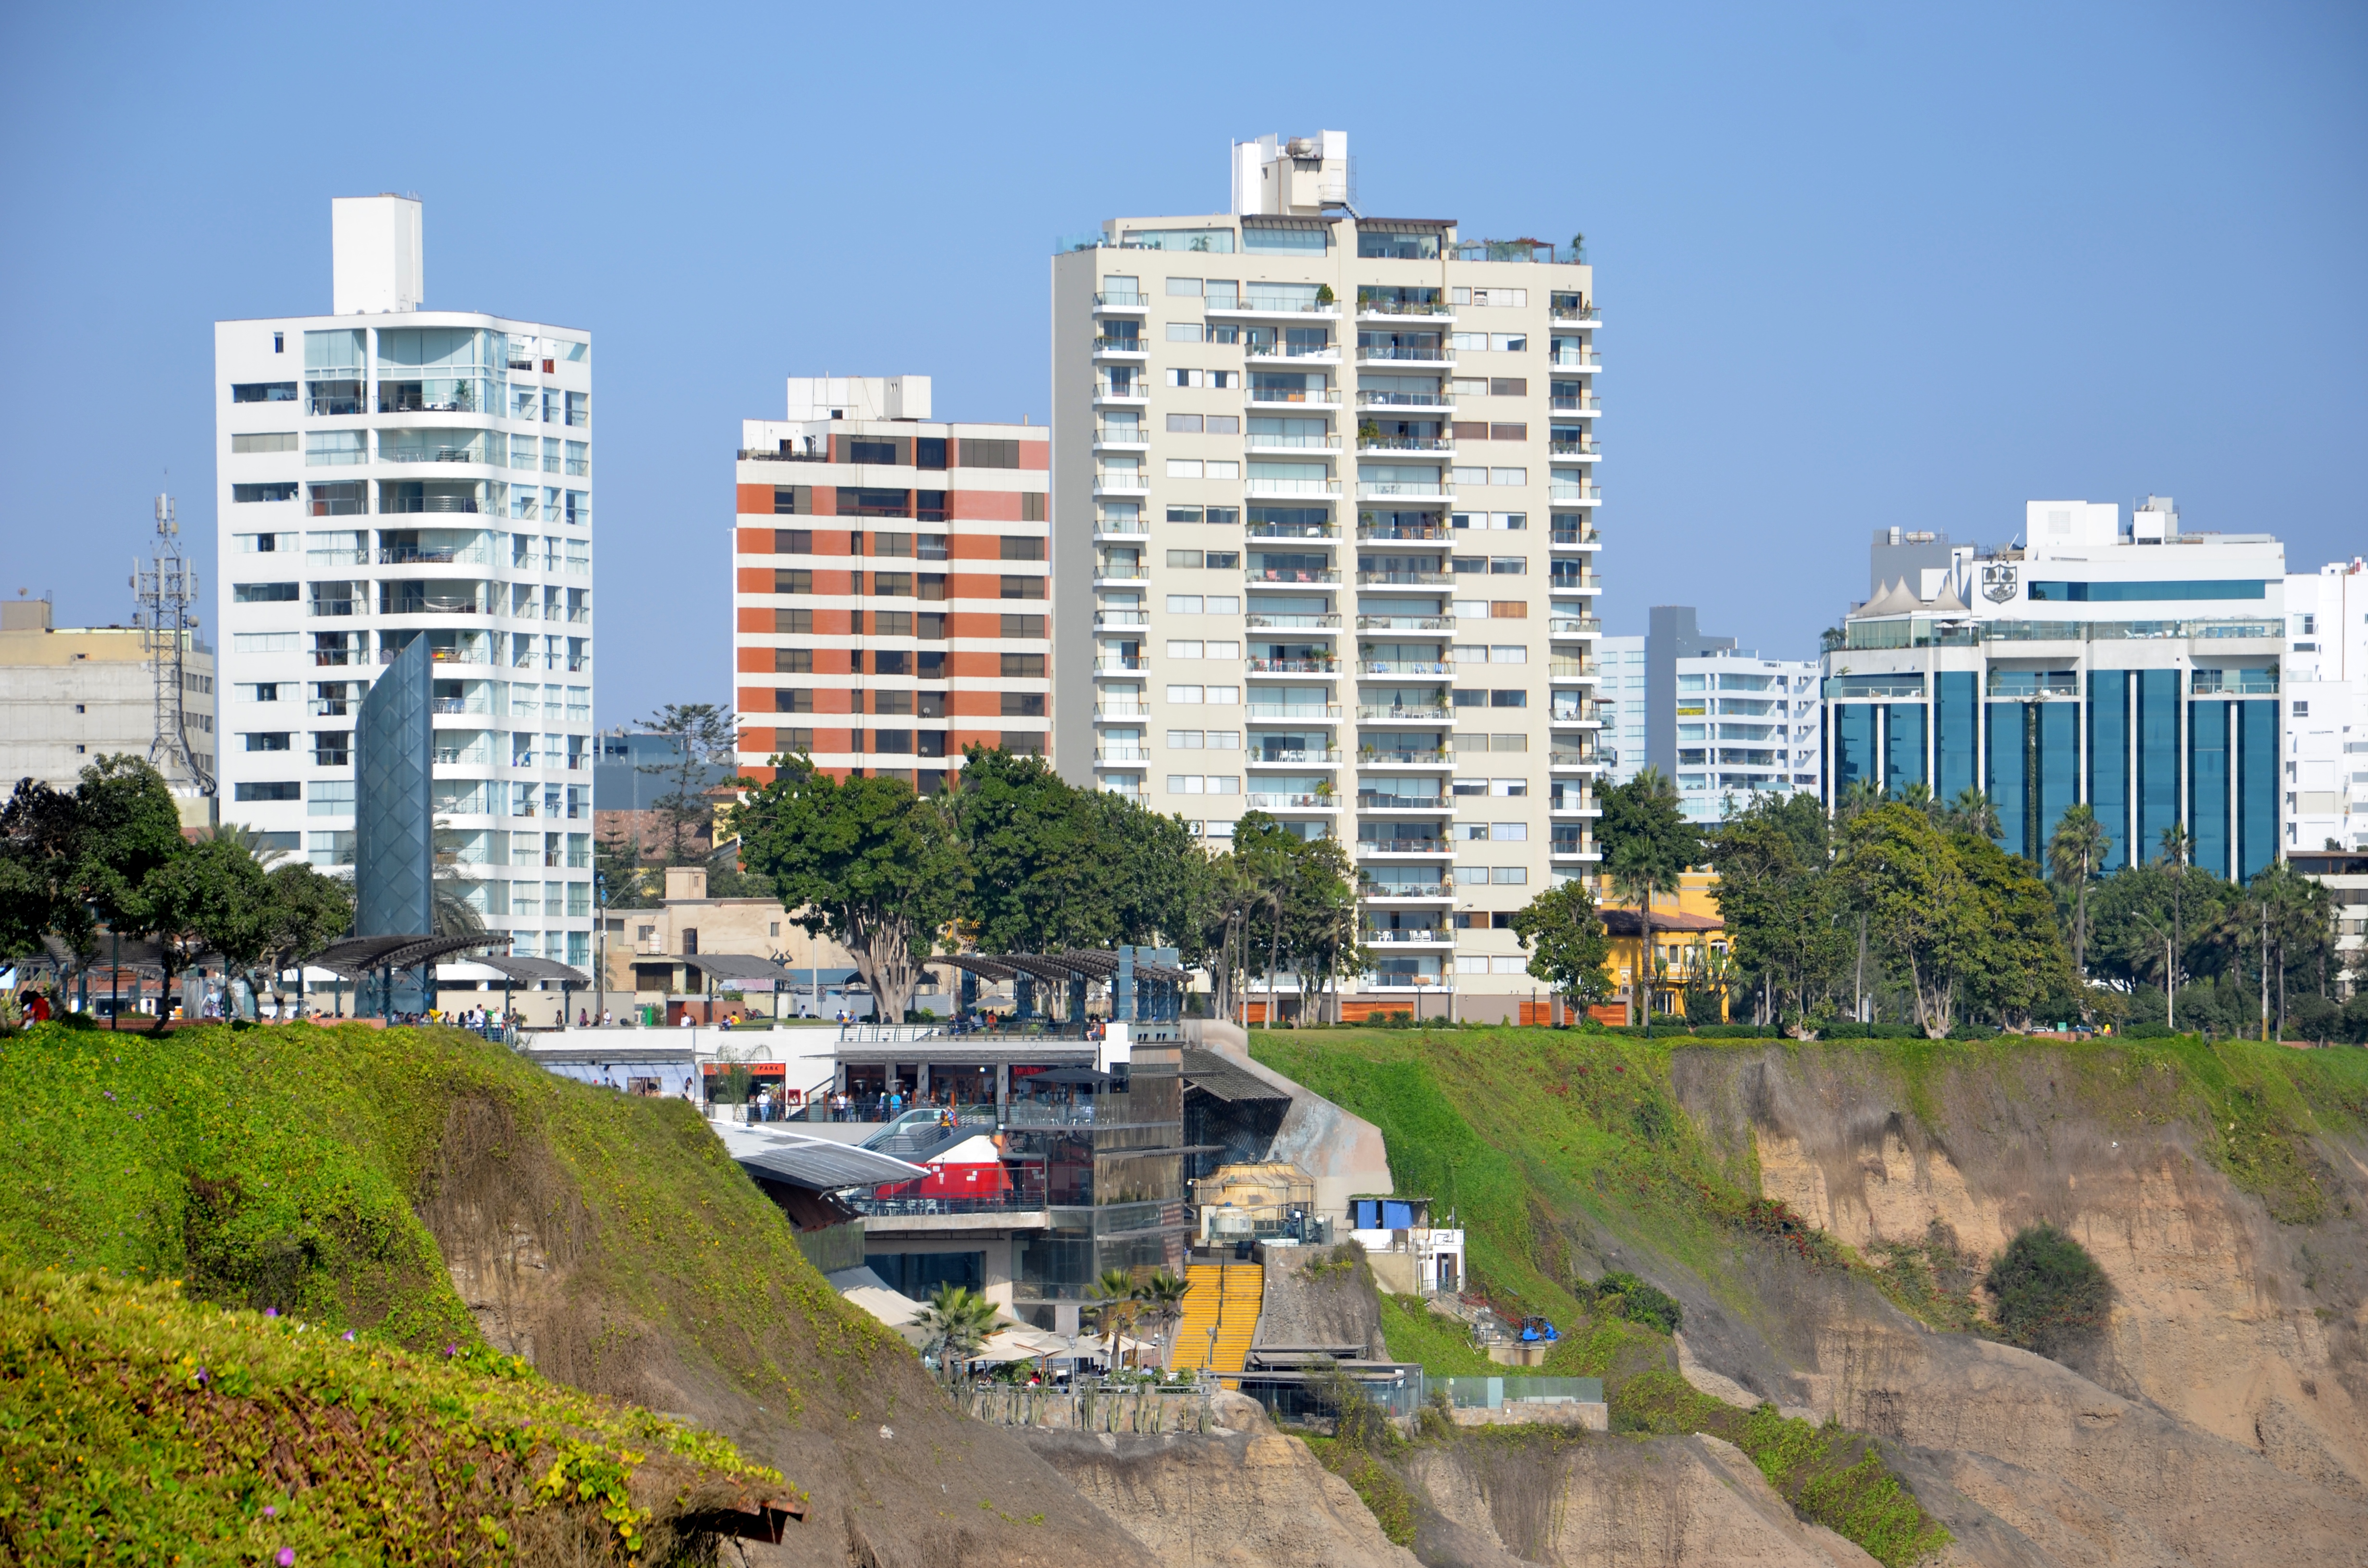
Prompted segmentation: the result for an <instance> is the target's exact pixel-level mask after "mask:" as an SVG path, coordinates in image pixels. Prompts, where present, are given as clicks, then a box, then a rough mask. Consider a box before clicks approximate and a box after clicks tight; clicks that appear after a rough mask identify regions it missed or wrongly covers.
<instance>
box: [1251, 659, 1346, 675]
mask: <svg viewBox="0 0 2368 1568" xmlns="http://www.w3.org/2000/svg"><path fill="white" fill-rule="evenodd" d="M1244 667H1245V668H1246V669H1247V671H1248V673H1250V674H1251V675H1254V676H1324V677H1325V678H1326V680H1329V679H1330V678H1332V677H1333V676H1337V675H1338V674H1339V673H1340V666H1339V665H1338V663H1336V662H1335V661H1333V660H1331V659H1251V660H1248V661H1247V663H1246V664H1245V665H1244Z"/></svg>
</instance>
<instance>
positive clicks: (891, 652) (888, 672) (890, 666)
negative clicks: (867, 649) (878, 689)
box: [871, 648, 913, 713]
mask: <svg viewBox="0 0 2368 1568" xmlns="http://www.w3.org/2000/svg"><path fill="white" fill-rule="evenodd" d="M912 657H913V656H912V654H910V653H906V652H905V650H904V649H902V648H881V649H878V650H875V651H874V652H873V653H872V655H871V673H872V674H873V675H876V676H901V675H909V674H911V673H912V672H911V671H910V670H909V669H907V668H906V666H907V665H909V664H910V663H911V662H912ZM881 695H882V697H883V698H884V697H886V696H888V695H889V694H888V693H885V692H882V694H881ZM880 711H881V712H882V713H887V712H892V711H893V712H900V713H901V712H903V711H905V710H903V709H893V710H892V709H887V708H882V710H880Z"/></svg>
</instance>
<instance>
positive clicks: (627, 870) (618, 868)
mask: <svg viewBox="0 0 2368 1568" xmlns="http://www.w3.org/2000/svg"><path fill="white" fill-rule="evenodd" d="M592 869H593V871H594V872H595V874H596V875H597V876H598V878H599V880H600V881H601V882H602V884H603V885H604V886H605V887H606V888H607V890H608V906H609V908H610V909H655V908H656V907H657V906H658V902H659V896H660V894H661V893H662V892H664V891H665V889H664V884H663V881H662V880H661V878H662V873H659V872H657V871H655V870H654V869H652V868H651V867H650V866H648V865H646V864H645V863H644V862H643V857H642V841H641V839H640V837H639V836H638V835H637V836H634V837H632V838H628V837H626V835H625V834H624V833H623V831H622V830H621V829H617V828H611V829H610V831H609V833H608V834H607V835H605V836H603V837H600V838H597V839H595V840H594V841H593V844H592Z"/></svg>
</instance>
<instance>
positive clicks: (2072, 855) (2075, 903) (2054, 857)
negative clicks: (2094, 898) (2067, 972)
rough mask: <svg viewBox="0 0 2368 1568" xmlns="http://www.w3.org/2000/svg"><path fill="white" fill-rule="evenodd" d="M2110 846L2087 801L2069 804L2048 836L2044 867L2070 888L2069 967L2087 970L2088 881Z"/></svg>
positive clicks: (2110, 848) (2094, 878)
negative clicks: (2070, 945)
mask: <svg viewBox="0 0 2368 1568" xmlns="http://www.w3.org/2000/svg"><path fill="white" fill-rule="evenodd" d="M2112 847H2113V841H2112V839H2110V838H2108V837H2106V836H2105V829H2104V825H2103V824H2101V823H2100V822H2098V820H2097V813H2096V812H2094V811H2092V810H2090V809H2089V807H2088V806H2087V805H2086V804H2082V805H2077V806H2073V807H2070V808H2068V809H2067V810H2066V812H2065V813H2064V817H2063V820H2062V821H2061V822H2060V823H2058V824H2056V828H2055V837H2054V838H2052V839H2050V840H2048V844H2047V869H2048V871H2049V873H2050V874H2051V875H2052V876H2053V877H2054V878H2055V882H2056V885H2057V886H2059V887H2068V888H2069V889H2071V890H2072V967H2073V968H2074V969H2075V970H2076V971H2079V972H2080V973H2082V974H2086V973H2088V972H2089V883H2090V882H2091V881H2095V880H2096V877H2097V869H2098V868H2099V867H2100V866H2101V865H2103V864H2104V860H2105V857H2106V855H2107V854H2109V853H2110V852H2111V851H2112Z"/></svg>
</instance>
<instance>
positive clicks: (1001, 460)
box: [961, 436, 1019, 468]
mask: <svg viewBox="0 0 2368 1568" xmlns="http://www.w3.org/2000/svg"><path fill="white" fill-rule="evenodd" d="M961 441H962V449H961V455H962V467H964V468H1018V467H1019V442H1017V441H991V440H982V439H977V438H973V437H968V436H964V437H962V438H961Z"/></svg>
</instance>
